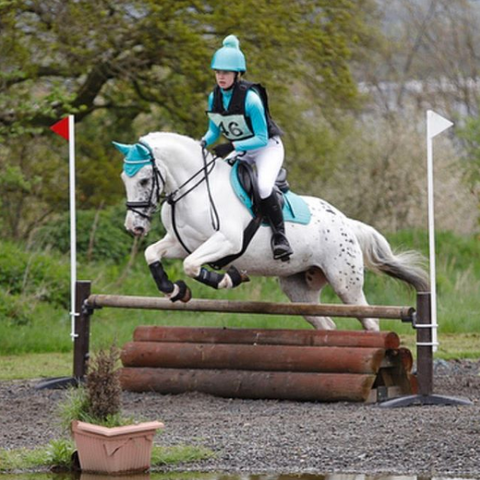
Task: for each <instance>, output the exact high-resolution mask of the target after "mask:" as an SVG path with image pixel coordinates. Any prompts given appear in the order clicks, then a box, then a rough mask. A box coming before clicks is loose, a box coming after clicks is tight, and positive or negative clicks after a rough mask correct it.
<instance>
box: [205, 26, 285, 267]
mask: <svg viewBox="0 0 480 480" xmlns="http://www.w3.org/2000/svg"><path fill="white" fill-rule="evenodd" d="M211 68H212V69H213V70H215V78H216V86H215V88H214V90H213V91H212V92H211V93H210V95H209V97H208V111H207V115H208V117H209V124H208V131H207V133H206V134H205V135H204V136H203V138H202V140H201V142H202V146H203V147H207V146H209V145H211V144H213V143H214V142H216V141H217V139H218V137H219V136H220V134H222V135H223V136H224V137H225V138H226V139H227V140H229V141H228V143H221V144H219V145H217V146H216V147H214V148H213V151H214V152H215V154H216V155H218V156H219V157H225V156H227V155H228V154H229V153H231V152H233V151H234V150H235V151H236V152H239V153H240V156H238V157H237V158H238V159H239V160H240V161H242V162H248V163H249V164H250V165H255V166H256V170H257V182H258V190H259V194H260V198H261V202H260V211H261V213H262V214H263V215H264V216H265V217H266V218H267V219H268V222H269V224H270V226H271V228H272V231H273V235H272V250H273V257H274V259H282V260H287V259H288V258H289V257H290V255H291V254H292V253H293V251H292V248H291V247H290V244H289V242H288V240H287V237H286V236H285V223H284V220H283V214H282V209H281V206H280V203H279V199H278V197H277V194H276V193H275V192H274V191H273V187H274V185H275V180H276V178H277V176H278V173H279V171H280V169H281V167H282V164H283V160H284V156H285V154H284V149H283V143H282V140H281V139H280V136H281V135H282V131H281V130H280V128H279V127H278V126H277V125H276V124H275V122H274V121H273V120H272V118H271V116H270V112H269V108H268V98H267V93H266V90H265V88H263V87H262V86H261V85H260V84H255V83H251V82H247V81H245V80H243V79H242V78H241V76H242V74H243V73H244V72H245V71H246V69H247V68H246V62H245V56H244V54H243V53H242V51H241V50H240V42H239V40H238V39H237V37H235V35H229V36H228V37H226V38H225V39H224V41H223V46H222V48H220V49H219V50H217V51H216V52H215V54H214V55H213V58H212V63H211Z"/></svg>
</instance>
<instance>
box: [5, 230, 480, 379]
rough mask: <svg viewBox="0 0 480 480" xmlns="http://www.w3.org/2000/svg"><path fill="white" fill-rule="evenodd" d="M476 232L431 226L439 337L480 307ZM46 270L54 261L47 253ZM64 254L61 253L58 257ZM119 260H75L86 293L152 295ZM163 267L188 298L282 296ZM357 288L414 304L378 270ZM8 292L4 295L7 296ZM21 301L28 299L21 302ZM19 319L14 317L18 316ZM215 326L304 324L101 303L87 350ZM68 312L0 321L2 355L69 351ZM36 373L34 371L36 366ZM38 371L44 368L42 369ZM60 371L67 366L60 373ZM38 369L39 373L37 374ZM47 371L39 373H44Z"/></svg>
mask: <svg viewBox="0 0 480 480" xmlns="http://www.w3.org/2000/svg"><path fill="white" fill-rule="evenodd" d="M388 238H389V240H390V242H391V244H392V246H393V248H394V249H398V250H409V249H416V250H419V251H421V252H422V253H424V254H427V249H428V235H427V233H426V232H422V231H405V232H398V233H396V234H391V235H388ZM478 240H479V239H478V237H477V236H458V235H454V234H452V233H449V232H437V243H436V248H437V278H438V287H437V289H438V293H439V297H438V316H439V325H440V329H439V332H440V335H442V334H444V333H449V332H463V333H476V332H479V331H480V324H479V322H478V321H477V317H478V315H477V314H476V312H479V311H480V296H479V295H478V291H479V290H480V258H479V255H480V251H479V249H480V242H479V241H478ZM51 259H52V264H53V265H54V266H53V267H52V268H53V269H56V268H58V264H57V263H55V262H53V259H58V257H57V256H53V255H52V256H51ZM66 260H67V259H65V261H66ZM125 268H126V263H125V262H120V263H111V262H108V263H107V262H96V263H91V264H84V263H81V264H80V265H79V272H78V275H79V278H80V279H92V280H93V292H94V293H111V294H119V295H140V296H158V295H159V294H158V291H157V288H156V285H155V282H153V280H152V278H151V276H150V272H149V271H148V268H147V267H146V265H145V261H144V259H143V258H142V257H141V255H139V256H138V257H137V259H136V260H135V261H134V263H133V265H132V266H131V267H130V268H129V270H128V271H127V272H126V271H125ZM165 268H166V271H167V273H168V275H169V277H170V278H171V279H172V280H179V279H183V280H186V282H187V283H188V285H189V286H190V288H191V289H192V292H193V296H194V298H215V299H226V300H252V301H255V300H256V301H272V302H283V301H286V298H285V296H284V295H283V294H282V293H281V291H280V289H279V287H278V283H277V281H276V279H274V278H255V277H253V278H252V281H251V282H250V283H247V284H243V285H242V286H241V287H239V288H237V289H234V290H229V291H226V290H214V289H211V288H208V287H206V286H204V285H201V284H199V283H198V282H194V281H192V280H190V279H187V278H185V274H184V272H183V270H182V263H181V262H180V261H174V260H167V261H165ZM365 293H366V297H367V299H368V301H369V303H370V304H372V305H415V296H414V294H413V293H412V292H410V291H409V290H408V289H407V288H406V287H405V286H404V285H403V284H402V283H401V282H398V281H394V280H393V279H391V278H388V277H387V276H385V275H381V276H378V275H374V274H372V273H370V272H367V275H366V283H365ZM11 299H12V297H11V296H7V297H6V301H7V302H10V301H11ZM322 301H323V302H324V303H338V302H339V300H338V298H337V297H336V295H335V294H334V293H333V291H332V289H331V288H328V287H327V288H325V291H324V292H323V294H322ZM25 304H26V305H27V304H28V301H26V302H25ZM19 323H21V322H19ZM336 323H337V327H338V328H339V329H348V330H351V329H359V328H360V324H359V322H358V321H357V320H351V319H337V320H336ZM142 324H143V325H177V326H220V327H244V328H249V327H250V328H310V327H309V325H308V324H307V323H306V322H305V321H304V320H303V319H302V318H300V317H286V316H285V317H275V318H273V317H272V316H268V315H252V316H246V315H240V314H237V315H235V314H231V315H230V314H229V315H226V314H212V313H195V312H161V313H160V312H157V311H146V310H136V311H132V310H122V309H107V308H105V309H102V310H98V311H95V314H94V315H93V316H92V320H91V337H90V345H91V346H90V348H91V349H92V350H93V351H95V350H98V349H99V348H108V347H109V346H110V345H111V344H112V342H117V344H118V345H123V344H124V343H125V342H127V341H130V340H131V338H132V332H133V330H134V329H135V327H136V326H137V325H142ZM382 329H383V330H391V329H392V330H395V331H397V332H399V333H402V334H412V329H411V327H410V326H409V325H403V324H402V325H401V324H400V323H399V322H394V321H388V320H385V321H382ZM69 333H70V318H69V316H68V310H66V309H65V308H59V307H57V306H54V305H52V304H50V303H47V302H45V301H40V302H38V303H35V305H34V315H32V317H31V321H30V323H29V324H28V325H22V324H17V323H14V322H13V321H7V322H2V321H0V351H1V352H2V354H4V355H13V354H25V353H34V352H37V353H42V352H71V348H72V342H71V339H70V336H69ZM37 371H38V370H37ZM45 371H46V372H48V371H51V369H50V370H49V369H48V366H47V367H46V370H45ZM66 373H68V372H66ZM40 375H41V373H40ZM45 375H47V373H46V374H45Z"/></svg>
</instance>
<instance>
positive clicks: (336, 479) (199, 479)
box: [0, 472, 480, 480]
mask: <svg viewBox="0 0 480 480" xmlns="http://www.w3.org/2000/svg"><path fill="white" fill-rule="evenodd" d="M0 480H480V478H472V477H469V478H462V477H442V476H439V477H426V476H423V475H418V476H417V475H364V474H357V475H355V474H327V475H311V474H298V475H295V474H265V475H249V474H245V475H229V474H224V473H196V472H185V473H143V474H137V475H122V476H116V475H95V474H91V473H82V474H59V473H23V474H4V475H2V474H0Z"/></svg>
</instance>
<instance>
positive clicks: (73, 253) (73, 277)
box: [68, 115, 80, 342]
mask: <svg viewBox="0 0 480 480" xmlns="http://www.w3.org/2000/svg"><path fill="white" fill-rule="evenodd" d="M68 137H69V142H68V158H69V177H70V182H69V183H70V317H71V333H70V337H71V338H72V342H73V341H74V340H75V337H76V336H77V334H76V333H75V317H76V316H78V315H80V312H76V311H75V285H76V282H77V222H76V208H75V117H74V116H73V115H69V116H68Z"/></svg>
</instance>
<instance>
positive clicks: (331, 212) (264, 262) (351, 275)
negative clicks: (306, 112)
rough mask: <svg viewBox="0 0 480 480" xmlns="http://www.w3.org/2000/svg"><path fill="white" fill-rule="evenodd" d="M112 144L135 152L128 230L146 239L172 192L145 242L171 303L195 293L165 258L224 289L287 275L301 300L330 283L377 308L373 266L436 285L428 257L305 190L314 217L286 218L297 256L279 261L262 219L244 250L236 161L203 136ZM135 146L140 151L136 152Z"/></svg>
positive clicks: (290, 290)
mask: <svg viewBox="0 0 480 480" xmlns="http://www.w3.org/2000/svg"><path fill="white" fill-rule="evenodd" d="M113 143H114V145H115V146H116V147H117V148H118V149H119V150H120V151H121V152H122V153H123V154H124V155H126V159H125V162H126V163H125V167H124V171H123V172H122V175H121V178H122V180H123V182H124V184H125V189H126V194H127V208H128V210H127V214H126V218H125V228H126V229H127V231H128V232H130V233H132V234H133V235H135V236H138V237H141V236H145V235H147V234H148V232H149V230H150V227H151V221H152V215H153V214H154V213H155V211H156V210H157V207H159V204H160V203H161V200H162V197H163V199H164V201H163V204H162V206H161V221H162V223H163V225H164V227H165V229H166V235H165V236H164V237H163V238H162V239H161V240H159V241H157V242H156V243H153V244H151V245H149V246H148V247H147V248H146V250H145V259H146V262H147V264H148V265H149V267H150V270H151V273H152V276H153V278H154V280H155V282H156V284H157V287H158V289H159V291H160V292H161V293H163V294H164V295H166V296H167V297H168V298H170V300H172V301H178V300H180V301H184V302H186V301H188V300H189V299H190V298H191V291H190V289H189V288H188V287H187V286H186V284H185V282H183V281H182V280H180V281H175V282H172V281H171V280H170V279H169V278H168V275H167V273H166V272H165V270H164V269H163V266H162V260H163V259H181V260H183V270H184V273H185V274H186V275H187V276H188V277H191V278H192V279H195V280H197V281H200V282H202V283H204V284H206V285H209V286H211V287H213V288H217V289H222V288H234V287H237V286H239V285H240V284H241V283H243V282H244V281H248V280H249V276H269V277H278V280H279V284H280V287H281V289H282V291H283V292H284V293H285V295H286V296H287V297H288V298H289V299H290V301H292V302H307V303H319V302H320V294H321V292H322V289H323V288H324V287H325V286H326V285H327V284H330V285H331V286H332V288H333V290H334V292H335V293H336V295H337V296H338V297H339V298H340V300H341V301H342V302H343V303H345V304H350V305H368V303H367V300H366V298H365V294H364V292H363V284H364V268H367V269H369V270H372V271H374V272H376V273H385V274H387V275H389V276H391V277H393V278H396V279H398V280H401V281H403V282H405V283H406V284H408V285H409V286H410V287H413V288H415V289H416V290H417V291H428V290H429V281H428V276H427V274H426V272H425V269H424V268H423V266H422V261H423V260H422V257H421V255H420V254H418V253H417V252H414V251H405V252H400V253H393V251H392V249H391V247H390V245H389V243H388V241H387V240H386V239H385V237H384V236H383V235H382V234H380V233H379V232H378V231H377V230H376V229H374V228H373V227H372V226H370V225H367V224H365V223H362V222H360V221H358V220H355V219H351V218H348V217H347V216H346V215H344V214H343V213H342V212H340V211H339V210H338V209H336V208H335V207H334V206H332V205H330V204H329V203H328V202H326V201H325V200H322V199H320V198H316V197H310V196H302V197H301V198H302V199H303V200H304V201H305V202H306V204H307V205H308V207H309V209H310V212H311V219H310V221H309V223H308V224H303V225H302V224H296V223H288V222H287V223H286V226H285V228H286V234H287V238H288V239H289V242H290V244H291V246H292V248H293V252H294V253H293V254H292V255H291V257H290V258H289V260H288V261H279V260H274V259H273V255H272V252H271V248H270V238H271V229H270V227H269V226H266V225H260V226H259V228H258V230H257V232H256V234H255V235H254V236H253V238H252V239H251V241H250V243H249V245H248V247H247V248H246V249H245V251H244V252H243V254H241V255H240V256H238V255H239V253H241V251H242V244H243V238H244V231H245V229H246V228H247V226H248V225H249V223H250V222H251V221H252V215H251V213H250V212H249V211H248V210H247V208H246V207H245V206H244V204H243V203H242V202H241V201H240V200H239V198H238V196H237V195H236V194H235V192H234V190H233V188H232V184H231V181H230V175H231V170H232V166H231V162H228V161H225V160H228V159H219V158H215V157H213V156H212V154H211V153H209V152H208V151H207V150H205V149H203V148H202V146H201V144H200V142H198V141H196V140H194V139H192V138H190V137H187V136H183V135H180V134H177V133H169V132H154V133H149V134H148V135H145V136H143V137H141V138H140V140H139V143H137V144H134V145H122V144H118V143H116V142H113ZM132 149H133V150H132ZM134 150H135V151H136V152H137V153H140V157H138V155H137V156H135V155H133V157H132V155H131V153H132V151H134ZM134 153H135V152H134ZM128 158H140V160H138V161H136V160H133V161H129V160H128ZM237 161H241V160H237ZM127 163H128V164H130V167H131V164H132V163H133V164H136V163H138V165H139V166H137V170H138V171H134V172H133V174H132V172H130V174H127ZM225 258H226V259H227V261H228V259H229V258H230V259H231V260H232V261H231V262H230V263H229V264H228V265H226V266H225V269H226V272H224V273H218V272H216V271H213V270H209V269H208V268H206V267H205V265H215V263H216V262H218V261H219V259H225ZM227 267H228V268H227ZM304 318H305V320H306V321H307V322H309V323H310V324H311V325H312V326H313V327H314V328H315V329H324V330H333V329H335V328H336V326H335V323H334V322H333V321H332V319H331V318H329V317H322V316H305V317H304ZM359 321H360V322H361V324H362V326H363V329H365V330H370V331H378V330H379V320H378V319H376V318H359Z"/></svg>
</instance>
